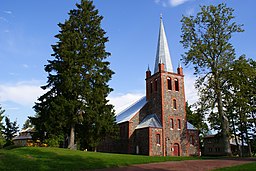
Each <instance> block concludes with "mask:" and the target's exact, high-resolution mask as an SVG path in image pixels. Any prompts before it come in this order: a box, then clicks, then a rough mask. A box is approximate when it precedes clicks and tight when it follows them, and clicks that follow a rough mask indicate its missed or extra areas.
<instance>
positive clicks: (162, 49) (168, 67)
mask: <svg viewBox="0 0 256 171" xmlns="http://www.w3.org/2000/svg"><path fill="white" fill-rule="evenodd" d="M159 63H163V64H164V70H165V71H168V72H173V67H172V61H171V56H170V52H169V47H168V42H167V38H166V35H165V31H164V24H163V21H162V16H161V17H160V28H159V37H158V44H157V51H156V61H155V70H154V73H157V72H158V70H159V69H158V64H159Z"/></svg>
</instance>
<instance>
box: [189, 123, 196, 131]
mask: <svg viewBox="0 0 256 171" xmlns="http://www.w3.org/2000/svg"><path fill="white" fill-rule="evenodd" d="M187 129H190V130H197V128H196V127H194V125H192V124H191V123H189V122H187Z"/></svg>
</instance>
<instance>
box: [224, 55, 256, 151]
mask: <svg viewBox="0 0 256 171" xmlns="http://www.w3.org/2000/svg"><path fill="white" fill-rule="evenodd" d="M254 62H255V61H253V60H252V59H246V58H245V56H241V57H240V58H239V59H237V60H235V61H234V62H233V63H232V64H231V65H230V71H229V72H227V73H226V84H225V87H224V88H225V96H224V102H225V108H226V113H227V116H228V118H229V120H230V122H231V126H230V129H231V130H232V133H233V135H235V136H238V137H240V138H241V139H242V140H244V141H246V143H247V144H250V142H249V139H252V136H251V135H253V134H255V133H256V132H255V130H256V114H255V112H254V111H255V109H256V106H255V105H254V98H255V94H256V83H255V80H256V66H254V65H253V63H254ZM255 99H256V98H255ZM241 155H242V154H241Z"/></svg>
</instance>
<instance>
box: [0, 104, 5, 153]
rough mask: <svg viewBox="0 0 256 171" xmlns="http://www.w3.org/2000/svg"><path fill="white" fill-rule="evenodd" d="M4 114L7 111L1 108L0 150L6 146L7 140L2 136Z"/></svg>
mask: <svg viewBox="0 0 256 171" xmlns="http://www.w3.org/2000/svg"><path fill="white" fill-rule="evenodd" d="M4 112H5V110H3V109H2V107H1V106H0V149H1V148H3V146H4V144H5V139H4V137H3V135H2V130H3V122H2V120H3V118H4Z"/></svg>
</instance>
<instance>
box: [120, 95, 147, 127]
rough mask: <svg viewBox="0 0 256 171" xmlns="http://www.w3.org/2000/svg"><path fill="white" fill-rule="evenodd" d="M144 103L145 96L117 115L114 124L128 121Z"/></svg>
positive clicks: (145, 101)
mask: <svg viewBox="0 0 256 171" xmlns="http://www.w3.org/2000/svg"><path fill="white" fill-rule="evenodd" d="M146 103H147V100H146V96H144V97H142V98H141V99H140V100H138V101H137V102H135V103H134V104H132V105H131V106H130V107H128V108H126V109H125V110H123V111H122V112H121V113H119V114H117V116H116V122H117V123H118V124H119V123H122V122H126V121H129V120H130V119H131V118H132V117H133V116H134V115H135V114H136V113H137V112H138V111H139V110H140V109H141V108H142V107H143V106H144V105H145V104H146Z"/></svg>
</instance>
